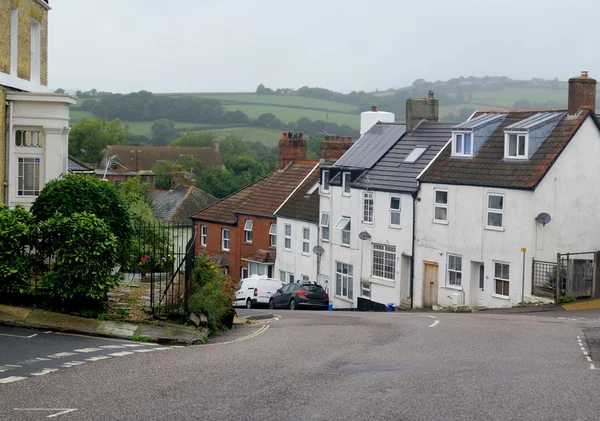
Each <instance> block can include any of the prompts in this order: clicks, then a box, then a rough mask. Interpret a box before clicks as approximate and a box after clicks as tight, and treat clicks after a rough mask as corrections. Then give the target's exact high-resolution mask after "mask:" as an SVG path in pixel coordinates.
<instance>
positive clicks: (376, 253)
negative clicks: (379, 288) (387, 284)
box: [373, 244, 396, 281]
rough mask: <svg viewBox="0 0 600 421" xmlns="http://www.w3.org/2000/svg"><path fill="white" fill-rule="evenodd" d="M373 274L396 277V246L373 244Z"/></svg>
mask: <svg viewBox="0 0 600 421" xmlns="http://www.w3.org/2000/svg"><path fill="white" fill-rule="evenodd" d="M373 276H377V277H379V278H385V279H391V280H392V281H393V280H394V279H396V246H387V245H385V244H373Z"/></svg>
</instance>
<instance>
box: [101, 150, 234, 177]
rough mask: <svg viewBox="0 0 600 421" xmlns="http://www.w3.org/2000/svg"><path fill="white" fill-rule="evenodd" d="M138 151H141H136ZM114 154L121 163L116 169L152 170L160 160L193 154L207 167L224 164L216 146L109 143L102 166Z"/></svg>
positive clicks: (171, 160)
mask: <svg viewBox="0 0 600 421" xmlns="http://www.w3.org/2000/svg"><path fill="white" fill-rule="evenodd" d="M136 151H139V152H137V153H136ZM136 154H137V157H136ZM113 155H117V157H118V158H117V161H118V163H119V164H120V166H119V167H118V168H117V169H116V171H127V170H129V171H136V168H137V170H152V168H154V166H155V165H156V164H158V163H160V162H164V161H170V162H178V161H179V160H180V159H181V156H182V155H191V156H193V157H194V158H196V159H197V160H199V161H202V163H203V164H204V166H205V167H220V166H222V165H223V160H222V159H221V154H220V153H219V152H217V151H216V150H214V148H196V147H184V146H181V147H178V146H127V145H109V146H107V148H106V151H104V157H103V158H102V164H101V167H102V168H104V167H105V166H106V161H107V160H108V158H109V157H111V156H113ZM136 159H137V167H136Z"/></svg>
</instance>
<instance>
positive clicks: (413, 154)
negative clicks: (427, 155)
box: [404, 146, 427, 164]
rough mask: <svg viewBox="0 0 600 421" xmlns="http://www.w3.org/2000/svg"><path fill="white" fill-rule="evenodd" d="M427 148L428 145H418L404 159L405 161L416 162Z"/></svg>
mask: <svg viewBox="0 0 600 421" xmlns="http://www.w3.org/2000/svg"><path fill="white" fill-rule="evenodd" d="M426 150H427V146H417V147H416V148H414V149H413V151H412V152H411V153H410V154H408V156H407V157H406V158H405V159H404V162H405V163H407V164H414V163H415V162H417V160H418V159H419V158H420V157H421V155H423V153H424V152H425V151H426Z"/></svg>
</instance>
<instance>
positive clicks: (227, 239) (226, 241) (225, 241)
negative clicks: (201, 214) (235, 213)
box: [221, 228, 231, 251]
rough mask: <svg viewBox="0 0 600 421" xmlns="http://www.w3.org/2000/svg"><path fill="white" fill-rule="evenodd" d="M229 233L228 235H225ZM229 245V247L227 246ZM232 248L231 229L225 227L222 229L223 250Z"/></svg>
mask: <svg viewBox="0 0 600 421" xmlns="http://www.w3.org/2000/svg"><path fill="white" fill-rule="evenodd" d="M225 233H227V236H225ZM225 245H227V247H225ZM230 249H231V231H230V230H228V229H226V228H223V229H221V250H223V251H229V250H230Z"/></svg>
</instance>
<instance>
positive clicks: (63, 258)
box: [36, 212, 119, 303]
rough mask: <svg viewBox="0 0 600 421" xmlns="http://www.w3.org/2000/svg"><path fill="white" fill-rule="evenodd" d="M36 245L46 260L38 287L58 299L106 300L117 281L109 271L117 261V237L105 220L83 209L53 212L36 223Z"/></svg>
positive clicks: (63, 300)
mask: <svg viewBox="0 0 600 421" xmlns="http://www.w3.org/2000/svg"><path fill="white" fill-rule="evenodd" d="M36 234H37V236H38V238H40V242H39V244H38V245H37V249H38V252H39V253H40V254H41V257H42V258H44V259H46V261H48V262H49V267H48V268H47V270H46V271H45V272H44V273H43V275H42V278H41V281H40V288H41V290H42V292H43V293H44V294H47V295H48V296H49V297H50V298H52V299H54V300H58V301H60V302H63V303H66V302H71V303H74V302H76V301H78V300H83V301H84V302H85V301H89V300H92V301H102V300H106V294H107V293H108V291H109V290H110V289H111V288H112V287H113V286H115V285H117V284H118V282H119V276H118V275H112V270H113V268H114V267H115V265H116V263H117V240H116V237H115V235H114V234H113V233H112V232H111V230H110V228H109V226H108V224H106V223H105V222H104V221H102V220H101V219H100V218H98V217H96V216H95V215H92V214H89V213H86V212H83V213H74V214H72V215H70V216H63V215H56V216H55V217H53V218H50V219H48V220H46V221H44V222H42V223H40V224H39V226H38V228H37V233H36Z"/></svg>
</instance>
